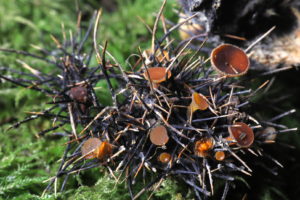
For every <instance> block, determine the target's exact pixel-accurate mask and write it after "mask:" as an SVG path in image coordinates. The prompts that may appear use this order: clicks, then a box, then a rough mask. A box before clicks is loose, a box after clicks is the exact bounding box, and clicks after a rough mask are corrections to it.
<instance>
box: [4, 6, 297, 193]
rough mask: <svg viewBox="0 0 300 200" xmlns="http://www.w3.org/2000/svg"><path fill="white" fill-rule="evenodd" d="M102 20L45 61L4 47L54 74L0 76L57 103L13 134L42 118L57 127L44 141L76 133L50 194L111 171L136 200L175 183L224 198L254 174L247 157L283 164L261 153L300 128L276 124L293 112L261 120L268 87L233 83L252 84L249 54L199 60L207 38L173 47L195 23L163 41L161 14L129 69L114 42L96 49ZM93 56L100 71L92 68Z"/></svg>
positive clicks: (220, 49)
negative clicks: (94, 171) (258, 104)
mask: <svg viewBox="0 0 300 200" xmlns="http://www.w3.org/2000/svg"><path fill="white" fill-rule="evenodd" d="M100 13H101V12H98V13H97V14H95V15H94V16H93V18H92V20H91V23H90V25H89V28H88V29H87V31H86V33H85V34H84V35H83V36H82V35H81V34H73V35H70V39H69V40H68V39H67V38H68V37H64V40H63V41H59V39H57V38H55V37H53V40H54V41H55V44H56V46H57V49H54V50H53V51H49V50H47V51H46V50H45V51H42V50H43V49H42V48H40V50H41V54H42V53H45V52H46V54H45V55H43V54H42V55H36V54H31V53H28V52H24V51H14V50H3V49H2V51H6V52H11V53H18V54H22V55H25V56H30V57H33V58H35V59H39V60H41V61H44V62H45V63H46V64H48V65H51V66H53V67H54V68H53V70H52V71H51V72H50V73H48V74H45V73H43V72H41V71H38V70H37V69H34V68H33V67H31V66H29V65H28V64H26V63H24V62H22V63H21V64H22V66H24V67H25V68H26V69H27V70H30V72H31V74H29V73H24V72H17V71H11V73H12V74H17V75H19V76H21V78H16V77H15V78H14V76H4V75H0V77H1V78H2V79H4V80H7V81H11V82H13V83H15V84H17V85H20V86H22V87H26V88H30V89H33V90H37V91H39V92H41V93H44V94H46V95H47V96H49V97H50V98H51V101H50V102H48V103H49V105H52V106H51V107H50V108H47V109H45V110H43V111H41V112H36V113H32V115H31V116H30V117H29V118H26V119H25V120H23V121H21V122H18V123H16V124H14V125H13V126H12V127H17V126H18V125H20V124H22V123H23V122H27V121H30V120H33V119H36V118H39V117H45V118H48V119H50V120H52V122H53V124H54V125H53V127H51V128H49V129H47V130H44V131H42V132H40V133H39V134H38V135H44V134H50V133H51V132H52V133H53V132H55V130H57V129H58V128H60V127H63V126H64V125H69V126H70V130H66V128H65V129H64V132H65V133H64V134H63V135H64V136H65V137H66V138H67V139H68V142H66V148H65V152H64V154H63V155H62V158H61V165H60V167H59V169H58V170H57V174H56V175H55V176H54V177H52V178H51V179H49V185H48V186H47V188H46V190H45V191H46V192H47V191H50V190H52V189H54V191H55V192H57V190H58V179H62V181H61V184H60V185H61V186H60V190H61V191H63V190H64V188H65V186H66V183H67V180H68V178H69V177H70V175H72V174H76V173H80V172H81V171H84V170H88V169H91V168H96V167H99V166H103V167H106V168H107V169H108V171H109V173H110V174H111V176H112V178H114V179H115V180H116V182H121V181H122V180H121V179H123V180H124V181H126V182H127V187H128V189H129V193H130V196H131V198H132V199H137V198H139V197H140V196H141V195H142V194H143V193H144V192H146V191H155V190H156V189H158V188H159V187H160V185H161V184H162V182H163V180H164V179H166V178H168V177H172V178H174V179H176V180H180V181H181V182H182V183H185V184H186V185H187V186H188V187H189V188H190V189H191V191H193V192H194V195H195V198H197V199H207V198H208V197H211V196H213V195H214V183H215V182H217V181H222V182H223V183H224V190H223V192H221V193H222V195H221V197H220V199H225V198H226V195H227V192H228V190H229V188H230V185H232V183H233V182H234V180H235V176H236V175H242V174H244V175H251V174H252V172H253V171H252V169H251V167H250V166H249V164H248V163H247V161H246V160H245V159H247V155H249V154H251V155H255V156H261V157H264V156H265V157H266V158H268V159H271V160H272V161H274V163H276V164H277V165H279V166H281V164H280V163H279V162H278V161H277V160H275V159H274V158H272V157H271V155H267V153H265V152H264V151H263V144H266V143H275V138H276V135H277V134H278V133H282V132H288V131H293V130H295V129H288V128H287V127H286V126H284V125H281V124H277V123H275V121H276V120H278V119H280V118H282V117H284V116H286V115H288V114H291V113H293V112H294V110H291V111H287V112H284V113H282V114H280V115H278V116H276V117H274V118H272V119H270V120H262V119H256V117H255V115H256V112H254V110H253V109H251V106H252V103H251V97H253V96H254V95H256V93H257V92H258V91H259V90H260V89H261V87H259V88H258V89H257V90H254V91H253V90H251V89H247V88H245V87H246V84H247V83H245V82H243V81H242V80H240V79H238V78H235V77H239V76H245V75H246V73H247V71H248V70H249V68H250V65H251V64H250V61H249V59H248V56H247V54H246V52H245V51H244V50H243V49H241V48H239V47H237V46H234V45H231V44H221V45H219V46H217V47H216V48H212V49H211V54H210V56H209V58H208V59H204V57H203V56H201V55H200V54H201V49H202V47H203V45H204V44H205V40H204V42H203V43H202V44H201V45H200V46H199V49H198V50H197V51H191V50H190V49H189V48H188V45H189V44H190V42H191V40H189V41H187V42H185V43H180V45H177V46H175V44H174V43H175V42H174V40H173V39H171V38H170V37H171V33H172V32H174V30H176V29H178V28H179V27H180V25H182V24H183V23H185V22H187V21H188V20H189V19H186V20H185V21H184V22H182V23H179V24H177V25H175V26H173V27H171V28H170V29H166V28H165V29H164V30H165V35H164V36H163V37H162V38H161V39H155V32H156V29H157V24H158V21H159V19H160V16H161V14H162V9H161V10H160V13H159V14H158V16H157V18H156V21H155V26H154V29H153V31H152V34H153V38H152V46H151V48H150V49H147V50H144V51H142V50H139V54H138V55H137V54H135V57H136V59H134V61H133V62H132V63H130V62H127V63H128V66H126V67H127V68H126V70H125V66H121V64H120V63H119V62H118V61H117V60H116V59H115V58H114V57H113V55H111V54H110V53H109V52H108V51H107V43H105V45H104V46H101V45H99V44H98V43H97V41H96V35H97V29H98V21H99V18H100ZM161 19H162V20H163V19H164V18H161ZM163 24H165V22H164V21H163ZM93 26H94V29H93ZM80 31H81V30H80ZM64 34H65V33H64ZM91 35H92V37H91ZM89 38H92V42H90V39H89ZM87 47H92V48H89V49H88V50H87ZM207 48H208V47H207ZM70 49H71V50H70ZM99 49H101V50H102V53H100V51H99ZM86 52H88V53H86ZM93 56H96V60H97V65H96V66H91V64H90V63H91V59H93ZM49 57H51V59H49ZM107 57H109V58H108V59H107ZM133 57H134V56H132V57H131V58H133ZM129 60H130V59H129ZM209 61H210V63H209ZM1 70H10V69H9V68H5V69H1ZM26 77H27V78H26ZM101 81H102V82H103V81H106V83H107V87H108V89H109V91H110V93H111V96H112V105H111V106H107V105H103V103H102V102H101V101H100V100H99V98H98V96H99V95H97V91H98V90H99V89H98V88H97V83H99V82H101ZM113 82H114V83H115V82H117V86H115V84H113ZM265 85H266V84H264V85H262V87H263V86H265ZM251 159H252V160H253V159H255V158H251ZM141 179H143V180H145V182H146V184H145V186H144V188H143V189H142V190H140V191H139V192H134V191H135V190H134V188H133V187H134V185H135V183H136V181H139V180H141ZM151 195H152V193H151V194H150V197H151Z"/></svg>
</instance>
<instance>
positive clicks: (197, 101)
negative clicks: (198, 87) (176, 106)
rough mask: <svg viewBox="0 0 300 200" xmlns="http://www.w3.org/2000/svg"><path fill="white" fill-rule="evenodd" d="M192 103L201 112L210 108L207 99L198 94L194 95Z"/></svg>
mask: <svg viewBox="0 0 300 200" xmlns="http://www.w3.org/2000/svg"><path fill="white" fill-rule="evenodd" d="M192 98H193V99H192V101H193V103H194V105H195V106H196V107H197V108H198V109H199V110H206V109H207V108H208V106H209V105H208V103H207V100H206V98H205V97H204V96H203V95H202V94H199V93H197V92H194V93H193V97H192Z"/></svg>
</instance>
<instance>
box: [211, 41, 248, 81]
mask: <svg viewBox="0 0 300 200" xmlns="http://www.w3.org/2000/svg"><path fill="white" fill-rule="evenodd" d="M210 60H211V64H212V66H213V67H214V68H215V69H216V70H217V71H218V72H219V73H221V74H222V75H226V76H228V77H235V76H241V75H244V74H245V73H247V71H248V69H249V63H250V62H249V59H248V56H247V54H246V53H245V52H244V50H242V49H240V48H239V47H237V46H234V45H231V44H222V45H220V46H218V47H216V48H215V49H213V51H212V52H211V59H210Z"/></svg>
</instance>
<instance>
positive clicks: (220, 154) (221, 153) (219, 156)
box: [215, 151, 225, 161]
mask: <svg viewBox="0 0 300 200" xmlns="http://www.w3.org/2000/svg"><path fill="white" fill-rule="evenodd" d="M215 159H216V160H218V161H222V160H224V159H225V153H224V151H217V152H216V153H215Z"/></svg>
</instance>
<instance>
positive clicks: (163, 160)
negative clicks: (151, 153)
mask: <svg viewBox="0 0 300 200" xmlns="http://www.w3.org/2000/svg"><path fill="white" fill-rule="evenodd" d="M158 160H159V161H160V162H161V163H164V164H166V163H168V162H170V160H171V155H170V154H169V153H166V152H163V153H161V154H160V155H159V157H158Z"/></svg>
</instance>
